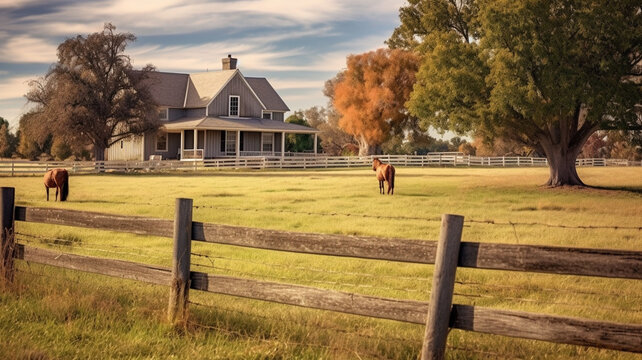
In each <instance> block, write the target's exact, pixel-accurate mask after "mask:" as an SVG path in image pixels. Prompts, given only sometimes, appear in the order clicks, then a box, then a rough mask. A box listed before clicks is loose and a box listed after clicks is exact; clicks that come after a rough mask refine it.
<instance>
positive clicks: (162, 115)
mask: <svg viewBox="0 0 642 360" xmlns="http://www.w3.org/2000/svg"><path fill="white" fill-rule="evenodd" d="M168 119H169V112H168V111H167V108H162V109H159V110H158V120H168Z"/></svg>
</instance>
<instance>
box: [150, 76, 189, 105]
mask: <svg viewBox="0 0 642 360" xmlns="http://www.w3.org/2000/svg"><path fill="white" fill-rule="evenodd" d="M188 79H189V75H188V74H179V73H167V72H157V71H152V72H150V73H149V79H147V80H145V81H146V82H149V83H150V87H149V89H150V92H151V94H152V98H153V99H154V101H156V103H157V104H159V105H161V106H169V107H177V108H182V107H183V105H184V103H185V88H186V87H187V81H188Z"/></svg>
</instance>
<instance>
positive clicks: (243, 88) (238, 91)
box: [208, 73, 263, 118]
mask: <svg viewBox="0 0 642 360" xmlns="http://www.w3.org/2000/svg"><path fill="white" fill-rule="evenodd" d="M230 95H238V96H240V102H241V107H240V109H239V116H241V117H257V118H260V117H261V110H263V106H262V105H261V103H260V102H259V101H258V99H257V98H256V97H255V96H254V94H253V93H252V90H251V89H250V88H249V87H248V86H247V85H246V84H245V82H244V81H243V79H242V78H241V75H240V74H238V73H237V74H236V75H234V77H233V78H232V79H231V80H230V82H228V83H227V85H226V86H225V87H224V88H223V89H222V90H221V92H220V93H219V94H218V96H216V97H215V98H214V99H213V100H212V102H211V104H210V105H209V108H208V115H209V116H228V114H229V109H228V104H229V97H230Z"/></svg>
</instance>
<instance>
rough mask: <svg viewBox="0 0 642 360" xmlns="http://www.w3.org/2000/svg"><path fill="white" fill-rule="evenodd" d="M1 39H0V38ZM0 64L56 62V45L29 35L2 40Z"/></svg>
mask: <svg viewBox="0 0 642 360" xmlns="http://www.w3.org/2000/svg"><path fill="white" fill-rule="evenodd" d="M0 38H1V37H0ZM2 40H3V41H2V44H0V62H7V63H25V62H31V63H52V62H54V61H55V60H56V48H57V45H54V44H51V43H49V42H48V41H46V40H44V39H41V38H35V37H32V36H29V35H17V36H13V37H9V36H7V37H4V38H2Z"/></svg>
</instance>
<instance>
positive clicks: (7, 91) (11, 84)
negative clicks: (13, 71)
mask: <svg viewBox="0 0 642 360" xmlns="http://www.w3.org/2000/svg"><path fill="white" fill-rule="evenodd" d="M35 78H36V77H35V76H33V77H32V76H20V77H13V78H5V79H2V80H1V81H0V100H8V99H18V98H21V97H23V95H24V94H26V93H27V91H29V81H31V80H34V79H35Z"/></svg>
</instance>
